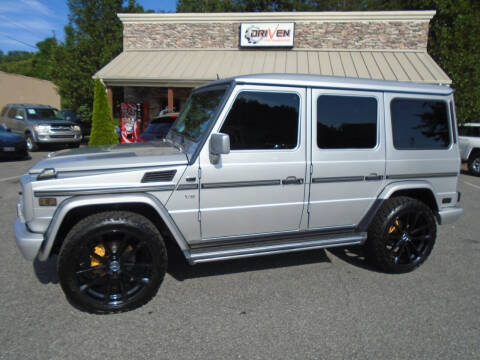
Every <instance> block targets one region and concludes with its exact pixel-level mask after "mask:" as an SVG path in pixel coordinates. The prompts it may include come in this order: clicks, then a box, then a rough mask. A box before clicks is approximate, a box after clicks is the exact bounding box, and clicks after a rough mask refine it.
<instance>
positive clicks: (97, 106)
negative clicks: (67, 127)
mask: <svg viewBox="0 0 480 360" xmlns="http://www.w3.org/2000/svg"><path fill="white" fill-rule="evenodd" d="M113 144H118V137H117V134H116V133H115V125H114V123H113V119H112V115H111V113H110V106H109V104H108V98H107V92H106V90H105V86H103V84H102V83H101V82H100V80H99V79H95V85H94V92H93V116H92V132H91V134H90V141H89V142H88V145H90V146H98V145H113Z"/></svg>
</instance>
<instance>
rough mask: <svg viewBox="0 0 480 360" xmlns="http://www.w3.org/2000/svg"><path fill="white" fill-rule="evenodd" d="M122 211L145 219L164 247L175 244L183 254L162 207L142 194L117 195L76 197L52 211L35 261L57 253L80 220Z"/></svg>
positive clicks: (179, 239)
mask: <svg viewBox="0 0 480 360" xmlns="http://www.w3.org/2000/svg"><path fill="white" fill-rule="evenodd" d="M111 210H124V211H131V212H136V213H139V214H141V215H144V216H145V217H147V218H148V219H149V220H150V221H152V223H153V224H154V225H155V226H156V227H157V228H158V229H159V231H160V233H161V234H162V236H163V237H164V240H165V241H166V242H167V243H172V242H173V243H175V244H176V246H178V248H179V249H180V250H181V251H182V252H184V251H185V250H187V249H188V245H187V243H186V241H185V239H184V237H183V235H182V233H181V232H180V230H179V229H178V227H177V226H176V225H175V223H174V221H173V219H172V218H171V217H170V215H169V214H168V211H167V210H166V208H165V207H164V206H163V204H162V203H161V202H160V201H159V200H158V199H156V198H155V197H154V196H152V195H150V194H146V193H142V194H118V195H104V196H98V195H97V196H76V197H72V198H69V199H67V200H65V201H64V202H62V204H61V205H60V206H59V207H58V208H57V210H56V211H55V213H54V215H53V218H52V221H51V222H50V225H49V227H48V229H47V231H46V233H45V239H44V241H43V243H42V247H41V248H40V252H39V254H38V259H39V260H41V261H45V260H47V259H48V257H49V256H50V254H51V253H52V252H55V251H58V250H59V248H60V247H61V245H62V243H63V240H64V237H65V235H66V234H67V232H68V231H69V229H71V227H72V226H73V225H74V224H76V223H77V222H78V221H80V220H81V219H83V218H84V217H86V216H88V215H91V214H93V213H96V212H103V211H111Z"/></svg>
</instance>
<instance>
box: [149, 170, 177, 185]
mask: <svg viewBox="0 0 480 360" xmlns="http://www.w3.org/2000/svg"><path fill="white" fill-rule="evenodd" d="M176 173H177V170H167V171H153V172H148V173H145V174H144V175H143V178H142V183H146V182H157V181H172V179H173V177H174V176H175V174H176Z"/></svg>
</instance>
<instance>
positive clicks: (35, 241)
mask: <svg viewBox="0 0 480 360" xmlns="http://www.w3.org/2000/svg"><path fill="white" fill-rule="evenodd" d="M13 231H14V233H15V239H16V241H17V246H18V248H19V249H20V252H21V253H22V255H23V257H24V258H25V259H27V260H34V259H35V257H36V256H37V254H38V251H39V250H40V247H41V246H42V242H43V234H39V233H32V232H31V231H29V230H28V228H27V226H26V225H25V223H23V222H22V221H21V220H20V219H17V220H16V221H15V225H13Z"/></svg>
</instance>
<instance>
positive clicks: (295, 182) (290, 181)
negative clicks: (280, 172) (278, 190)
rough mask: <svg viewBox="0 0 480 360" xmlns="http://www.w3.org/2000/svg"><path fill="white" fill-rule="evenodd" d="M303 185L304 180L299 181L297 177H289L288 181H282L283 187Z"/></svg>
mask: <svg viewBox="0 0 480 360" xmlns="http://www.w3.org/2000/svg"><path fill="white" fill-rule="evenodd" d="M301 184H303V179H297V177H296V176H288V177H287V178H286V179H283V180H282V185H301Z"/></svg>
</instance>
